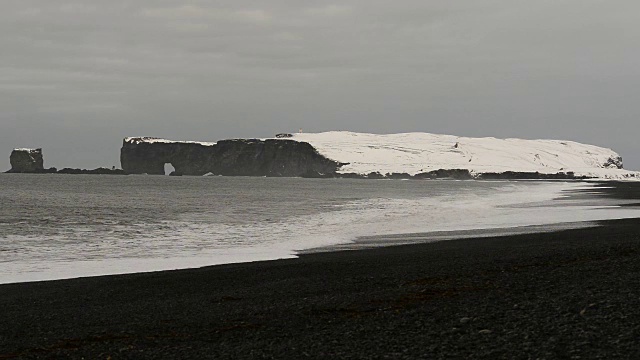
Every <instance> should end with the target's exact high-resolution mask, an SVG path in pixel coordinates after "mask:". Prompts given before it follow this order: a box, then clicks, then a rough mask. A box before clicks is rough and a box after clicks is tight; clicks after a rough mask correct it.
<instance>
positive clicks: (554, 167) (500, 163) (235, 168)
mask: <svg viewBox="0 0 640 360" xmlns="http://www.w3.org/2000/svg"><path fill="white" fill-rule="evenodd" d="M120 160H121V164H122V168H123V170H124V171H125V172H127V173H132V174H145V173H146V174H158V175H160V174H163V175H164V174H165V165H166V164H171V165H172V166H173V168H174V169H175V173H174V175H205V174H211V175H230V176H285V177H296V176H299V177H307V178H328V177H333V178H353V179H422V180H428V179H454V180H472V179H482V180H505V179H551V180H555V179H559V180H565V179H586V178H602V179H632V178H640V172H633V171H626V170H624V169H623V168H622V158H621V157H620V156H619V155H618V154H617V153H615V152H614V151H613V150H611V149H605V148H601V147H597V146H593V145H588V144H580V143H576V142H571V141H559V140H523V139H496V138H465V137H458V136H451V135H437V134H428V133H406V134H388V135H380V134H362V133H353V132H345V131H333V132H326V133H318V134H310V133H280V134H277V135H276V136H275V137H274V138H271V139H234V140H221V141H218V142H217V143H204V142H194V141H172V140H164V139H158V138H152V137H133V138H126V139H124V142H123V146H122V149H121V152H120Z"/></svg>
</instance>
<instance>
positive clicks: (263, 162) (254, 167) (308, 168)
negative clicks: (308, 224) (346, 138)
mask: <svg viewBox="0 0 640 360" xmlns="http://www.w3.org/2000/svg"><path fill="white" fill-rule="evenodd" d="M120 162H121V164H122V169H123V170H124V171H126V172H128V173H131V174H144V173H146V174H153V175H164V173H165V170H164V167H165V164H167V163H169V164H171V165H172V166H173V167H174V169H175V172H176V174H182V175H205V174H208V173H211V174H213V175H227V176H289V177H294V176H307V177H323V176H325V175H326V174H335V172H336V171H337V170H338V169H339V168H340V166H342V165H343V164H340V163H338V162H336V161H333V160H331V159H328V158H326V157H324V156H322V155H320V154H319V153H318V152H317V151H316V149H315V148H314V147H313V146H311V145H310V144H308V143H305V142H298V141H293V140H286V139H267V140H259V139H237V140H222V141H219V142H218V143H216V144H202V143H194V142H178V141H176V142H171V141H153V139H151V138H127V139H125V140H124V141H123V145H122V149H121V151H120Z"/></svg>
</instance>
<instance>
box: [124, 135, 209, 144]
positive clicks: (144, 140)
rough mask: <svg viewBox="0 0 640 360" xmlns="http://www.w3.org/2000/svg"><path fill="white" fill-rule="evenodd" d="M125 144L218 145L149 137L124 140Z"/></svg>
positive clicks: (134, 137)
mask: <svg viewBox="0 0 640 360" xmlns="http://www.w3.org/2000/svg"><path fill="white" fill-rule="evenodd" d="M124 142H125V143H128V144H136V145H137V144H156V143H162V144H197V145H202V146H214V145H215V144H216V143H214V142H202V141H177V140H167V139H161V138H155V137H149V136H133V137H127V138H124Z"/></svg>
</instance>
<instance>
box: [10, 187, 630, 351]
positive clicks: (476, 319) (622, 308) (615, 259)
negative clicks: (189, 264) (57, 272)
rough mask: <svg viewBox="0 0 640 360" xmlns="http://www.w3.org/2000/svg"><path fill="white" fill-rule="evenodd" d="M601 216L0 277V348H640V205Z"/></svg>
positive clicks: (619, 190) (625, 194)
mask: <svg viewBox="0 0 640 360" xmlns="http://www.w3.org/2000/svg"><path fill="white" fill-rule="evenodd" d="M608 185H610V184H608ZM606 191H607V197H613V198H621V199H638V198H639V197H638V195H639V194H640V186H633V185H629V186H626V185H622V186H616V187H614V188H613V189H607V190H606ZM598 224H599V225H600V226H598V227H594V228H581V229H570V230H560V231H553V232H546V233H529V234H519V235H507V236H490V237H485V238H467V239H457V240H447V241H437V242H431V243H423V244H411V245H398V246H390V247H382V248H373V249H363V250H359V251H335V252H323V253H315V254H303V255H301V256H300V257H298V258H294V259H284V260H273V261H262V262H253V263H236V264H225V265H217V266H210V267H203V268H196V269H183V270H170V271H161V272H151V273H134V274H125V275H111V276H100V277H87V278H77V279H68V280H53V281H44V282H29V283H13V284H3V285H0V308H2V309H3V311H2V313H1V314H2V321H0V359H17V358H56V357H64V358H83V357H84V358H108V357H111V358H114V359H115V358H136V359H139V358H141V359H146V358H148V359H155V358H283V357H287V358H327V357H333V358H384V357H388V358H451V357H458V358H461V357H472V358H487V359H495V358H527V357H529V358H550V357H552V358H558V357H566V358H577V357H581V358H613V357H617V358H637V357H638V356H640V346H639V345H637V324H639V323H640V261H638V260H639V258H640V219H638V218H636V219H625V220H607V221H600V222H598Z"/></svg>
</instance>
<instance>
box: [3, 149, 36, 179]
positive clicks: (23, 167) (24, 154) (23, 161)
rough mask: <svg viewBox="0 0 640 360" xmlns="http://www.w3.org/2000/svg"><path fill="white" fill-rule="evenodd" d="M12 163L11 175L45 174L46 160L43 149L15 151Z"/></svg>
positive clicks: (12, 155)
mask: <svg viewBox="0 0 640 360" xmlns="http://www.w3.org/2000/svg"><path fill="white" fill-rule="evenodd" d="M9 160H10V162H11V170H9V171H8V172H10V173H37V172H44V171H45V170H44V159H43V157H42V149H14V150H13V151H12V152H11V156H10V158H9Z"/></svg>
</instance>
